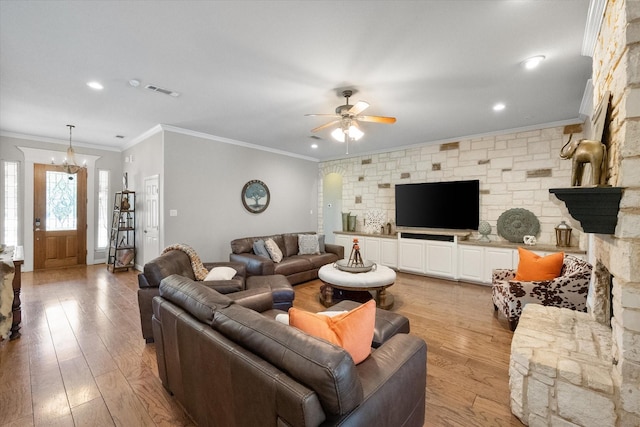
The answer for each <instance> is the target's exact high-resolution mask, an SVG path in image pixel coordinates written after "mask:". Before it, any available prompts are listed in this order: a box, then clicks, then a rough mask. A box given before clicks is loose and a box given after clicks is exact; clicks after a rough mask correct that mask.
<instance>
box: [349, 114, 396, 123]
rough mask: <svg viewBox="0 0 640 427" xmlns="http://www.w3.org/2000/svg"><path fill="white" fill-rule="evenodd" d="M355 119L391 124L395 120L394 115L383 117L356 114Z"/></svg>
mask: <svg viewBox="0 0 640 427" xmlns="http://www.w3.org/2000/svg"><path fill="white" fill-rule="evenodd" d="M356 120H361V121H363V122H373V123H386V124H392V123H395V122H396V118H395V117H384V116H358V117H356Z"/></svg>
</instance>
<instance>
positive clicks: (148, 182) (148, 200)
mask: <svg viewBox="0 0 640 427" xmlns="http://www.w3.org/2000/svg"><path fill="white" fill-rule="evenodd" d="M143 218H144V224H143V234H144V240H143V254H142V257H143V259H144V261H143V264H146V263H147V262H149V261H151V260H152V259H154V258H156V257H159V256H160V178H159V177H158V175H153V176H149V177H147V178H145V179H144V217H143Z"/></svg>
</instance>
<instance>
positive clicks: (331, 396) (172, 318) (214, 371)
mask: <svg viewBox="0 0 640 427" xmlns="http://www.w3.org/2000/svg"><path fill="white" fill-rule="evenodd" d="M262 296H263V297H264V299H263V300H262V301H261V302H259V301H258V300H259V299H260V298H259V297H257V296H256V298H255V299H254V300H253V301H252V303H251V304H248V303H244V304H243V305H245V306H243V305H241V304H240V302H234V301H232V300H231V299H229V298H228V297H227V296H226V295H222V294H220V293H218V292H216V291H214V290H212V289H210V288H207V287H205V286H201V285H200V284H198V283H197V282H194V281H191V280H189V279H186V278H184V277H180V276H177V275H174V276H170V277H168V278H166V279H164V280H163V281H162V283H161V284H160V296H158V297H155V298H154V300H153V328H154V335H155V337H156V353H157V360H158V372H159V375H160V378H161V380H162V384H163V385H164V387H165V388H166V389H167V390H168V391H169V392H171V393H172V394H173V395H174V397H175V398H176V399H177V400H178V402H180V404H181V405H182V406H183V407H184V408H185V410H186V411H187V412H188V413H189V415H190V416H191V417H192V418H193V420H194V421H195V422H196V423H197V424H198V425H199V426H225V427H226V426H261V427H270V426H272V427H284V426H290V427H294V426H336V425H340V426H378V427H385V426H389V427H397V426H404V427H411V426H422V425H423V422H424V417H425V386H426V351H427V349H426V344H425V342H424V341H423V340H422V339H420V338H418V337H416V336H413V335H409V334H406V333H397V334H395V335H393V336H391V337H390V338H388V339H387V340H386V341H385V342H383V343H382V344H381V345H380V346H379V347H378V348H376V349H373V350H372V352H371V354H370V355H369V356H368V357H367V358H366V359H365V360H364V361H362V362H361V363H360V364H358V365H357V366H356V365H355V364H354V362H353V359H352V358H351V356H350V355H349V353H347V352H346V351H345V350H344V349H342V348H341V347H338V346H335V345H333V344H330V343H329V342H327V341H324V340H322V339H319V338H315V337H313V336H311V335H308V334H306V333H304V332H302V331H300V330H298V329H296V328H294V327H292V326H289V325H285V324H283V323H280V322H277V321H275V320H274V319H273V317H274V315H275V313H276V312H278V311H277V310H275V311H274V310H272V309H269V307H270V303H271V301H270V294H269V293H268V292H265V293H263V294H262Z"/></svg>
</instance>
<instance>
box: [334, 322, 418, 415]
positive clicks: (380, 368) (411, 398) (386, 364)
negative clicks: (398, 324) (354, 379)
mask: <svg viewBox="0 0 640 427" xmlns="http://www.w3.org/2000/svg"><path fill="white" fill-rule="evenodd" d="M357 369H358V374H359V376H360V380H361V382H362V387H363V392H364V399H363V402H362V403H361V404H360V405H359V406H358V407H357V408H356V409H355V410H354V411H352V412H351V413H350V414H349V415H347V416H346V417H345V418H343V419H342V420H341V422H342V423H343V424H344V425H377V426H398V425H415V424H416V423H415V422H413V421H419V424H420V425H422V420H424V410H425V388H426V382H427V344H426V343H425V342H424V340H422V339H421V338H418V337H416V336H413V335H408V334H398V335H394V336H393V337H391V338H390V339H389V340H388V341H387V342H385V343H384V344H383V345H382V346H380V348H378V349H377V350H375V351H373V352H372V353H371V355H370V356H369V357H368V358H367V359H365V360H364V361H363V362H362V363H360V364H359V365H358V366H357ZM397 396H402V399H398V398H397ZM380 414H387V415H389V416H388V417H387V418H386V422H381V418H380Z"/></svg>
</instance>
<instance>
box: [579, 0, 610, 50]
mask: <svg viewBox="0 0 640 427" xmlns="http://www.w3.org/2000/svg"><path fill="white" fill-rule="evenodd" d="M606 6H607V0H591V2H590V3H589V11H588V12H587V24H586V26H585V29H584V38H583V39H582V55H583V56H590V57H593V52H594V51H595V49H596V41H597V40H598V34H600V27H601V26H602V20H603V18H604V9H605V8H606Z"/></svg>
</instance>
